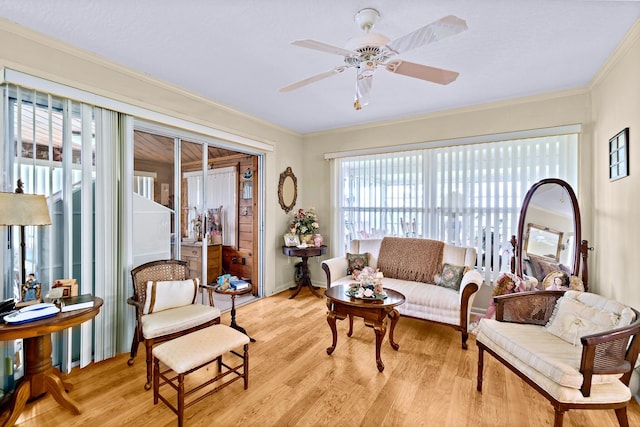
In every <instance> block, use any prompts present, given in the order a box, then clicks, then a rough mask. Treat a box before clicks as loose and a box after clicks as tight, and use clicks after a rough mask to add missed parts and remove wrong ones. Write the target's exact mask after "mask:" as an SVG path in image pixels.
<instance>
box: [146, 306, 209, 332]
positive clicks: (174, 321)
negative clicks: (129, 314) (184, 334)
mask: <svg viewBox="0 0 640 427" xmlns="http://www.w3.org/2000/svg"><path fill="white" fill-rule="evenodd" d="M216 317H220V309H219V308H218V307H211V306H208V305H202V304H189V305H183V306H182V307H176V308H170V309H168V310H162V311H159V312H157V313H151V314H145V315H144V316H142V318H141V319H140V322H141V324H142V335H143V336H144V337H145V339H150V338H156V337H161V336H163V335H169V334H172V333H174V332H179V331H184V330H185V329H189V328H192V327H195V326H198V325H202V324H203V323H206V322H209V321H211V320H213V319H215V318H216Z"/></svg>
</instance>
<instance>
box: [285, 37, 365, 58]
mask: <svg viewBox="0 0 640 427" xmlns="http://www.w3.org/2000/svg"><path fill="white" fill-rule="evenodd" d="M291 44H292V45H295V46H300V47H306V48H309V49H315V50H319V51H321V52H328V53H334V54H336V55H340V56H352V55H358V54H357V53H356V52H353V51H351V50H348V49H344V48H341V47H338V46H333V45H330V44H327V43H324V42H319V41H317V40H311V39H305V40H294V41H292V42H291Z"/></svg>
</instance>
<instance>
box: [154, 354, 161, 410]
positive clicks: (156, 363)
mask: <svg viewBox="0 0 640 427" xmlns="http://www.w3.org/2000/svg"><path fill="white" fill-rule="evenodd" d="M158 394H160V360H158V358H157V357H154V358H153V404H154V405H157V404H158Z"/></svg>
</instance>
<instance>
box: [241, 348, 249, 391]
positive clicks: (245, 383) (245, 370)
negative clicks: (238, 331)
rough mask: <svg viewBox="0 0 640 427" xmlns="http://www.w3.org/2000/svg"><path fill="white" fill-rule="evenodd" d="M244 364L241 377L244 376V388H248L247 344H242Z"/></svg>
mask: <svg viewBox="0 0 640 427" xmlns="http://www.w3.org/2000/svg"><path fill="white" fill-rule="evenodd" d="M243 359H244V366H243V367H242V369H243V374H244V375H243V377H244V389H245V390H246V389H247V388H249V344H245V345H244V356H243Z"/></svg>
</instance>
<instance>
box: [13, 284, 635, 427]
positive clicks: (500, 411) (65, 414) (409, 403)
mask: <svg viewBox="0 0 640 427" xmlns="http://www.w3.org/2000/svg"><path fill="white" fill-rule="evenodd" d="M288 296H289V292H283V293H281V294H278V295H275V296H272V297H268V298H262V299H259V300H257V301H256V302H254V303H251V304H247V305H244V306H242V307H239V308H238V310H237V315H236V319H237V322H238V323H239V324H240V325H242V326H243V327H244V328H246V329H247V331H248V333H249V334H250V335H251V336H252V337H253V338H255V339H256V340H257V341H256V342H255V343H251V344H250V348H249V388H248V390H244V389H243V387H242V382H241V381H238V382H236V383H234V384H232V385H230V386H229V387H226V388H224V389H223V390H221V391H219V392H218V393H215V394H214V395H213V396H211V397H209V398H207V399H206V400H204V401H202V402H199V403H198V404H196V405H195V406H193V407H191V408H189V409H187V410H186V413H185V425H186V426H190V427H196V426H212V425H215V426H219V427H226V426H234V427H235V426H341V427H350V426H411V427H413V426H456V427H457V426H469V427H472V426H473V427H476V426H481V427H482V426H486V427H489V426H491V427H494V426H495V427H514V426H517V427H538V426H551V425H553V410H552V408H551V405H550V404H549V403H548V401H546V400H545V399H543V398H542V397H541V396H540V395H539V394H538V393H536V392H535V391H533V390H532V389H531V387H529V386H528V385H527V384H525V383H524V382H523V381H522V380H520V379H519V378H518V377H517V376H515V375H514V374H513V373H511V371H509V370H508V369H507V368H505V367H504V366H503V365H501V364H500V363H498V362H496V361H495V359H493V358H491V357H489V356H487V357H485V377H484V391H483V392H482V393H478V392H477V391H476V367H477V360H478V350H477V347H476V345H475V342H474V339H473V336H471V337H470V338H469V349H468V350H462V349H461V348H460V336H459V333H457V332H456V331H454V330H453V329H451V328H448V327H446V326H439V325H433V324H429V323H426V322H422V321H419V320H415V319H407V318H400V321H399V322H398V326H397V327H396V331H395V339H396V341H397V342H398V343H399V344H400V349H399V350H398V351H394V350H392V349H391V346H390V345H389V342H388V337H385V340H384V342H383V345H382V349H381V356H382V360H383V362H384V364H385V370H384V371H383V372H382V373H380V372H378V370H377V369H376V363H375V354H374V353H375V351H374V344H375V336H374V332H373V330H372V329H370V328H367V327H365V326H364V325H363V323H362V320H360V319H356V320H355V321H354V333H353V336H352V337H351V338H348V337H347V336H346V333H347V329H348V324H347V321H339V322H338V334H339V335H338V345H337V347H336V350H335V352H334V353H333V354H332V355H331V356H328V355H327V353H326V348H327V347H328V346H329V345H330V344H331V332H330V330H329V326H328V325H327V322H326V313H327V307H326V303H325V301H324V299H320V298H316V297H314V296H312V295H311V294H310V293H308V292H306V291H303V292H301V293H300V295H298V296H297V297H296V298H295V299H293V300H289V299H287V297H288ZM222 323H223V324H229V313H225V314H223V316H222ZM143 353H144V351H142V352H141V353H140V352H139V354H138V358H137V359H136V361H135V364H134V366H133V367H128V366H127V358H128V354H123V355H120V356H118V357H116V358H114V359H110V360H107V361H104V362H101V363H98V364H95V365H90V366H89V367H87V368H84V369H78V368H75V369H73V370H72V372H71V374H70V375H69V376H68V377H67V379H68V380H69V381H70V382H71V383H72V384H73V385H74V389H73V391H71V397H73V398H74V399H75V400H77V401H78V403H79V404H80V407H81V410H82V414H80V415H77V416H75V415H72V414H71V413H70V412H69V411H67V410H65V409H62V408H60V407H59V406H58V405H57V404H56V403H55V401H54V400H53V398H52V397H51V396H45V397H43V398H41V399H39V400H37V401H35V402H33V403H29V404H27V408H26V410H25V412H24V413H23V415H22V416H21V417H20V419H19V420H18V424H17V425H19V426H42V427H49V426H51V427H53V426H56V427H57V426H61V425H64V426H66V427H73V426H114V427H115V426H118V427H119V426H131V427H134V426H167V427H173V426H175V425H177V421H176V416H175V414H173V412H171V411H170V410H169V409H168V408H167V407H166V406H164V405H163V404H158V405H154V404H153V393H152V391H145V390H144V387H143V385H144V378H145V364H144V358H143V356H144V355H142V356H141V355H140V354H143ZM207 369H211V370H214V369H215V364H212V365H210V366H209V367H208V368H207ZM207 369H203V370H201V371H199V372H197V373H194V374H191V375H190V376H189V377H187V378H188V379H189V384H193V383H194V382H198V381H202V379H203V378H204V376H206V375H211V374H212V371H208V370H207ZM628 413H629V424H630V425H632V426H639V425H640V406H639V405H638V403H636V402H635V401H634V400H632V402H631V403H630V405H629V409H628ZM564 421H565V422H564V425H565V426H566V427H577V426H580V427H590V426H593V427H596V426H597V427H604V426H617V425H618V424H617V421H616V417H615V414H614V411H612V410H609V411H569V412H568V413H567V414H566V415H565V420H564Z"/></svg>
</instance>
